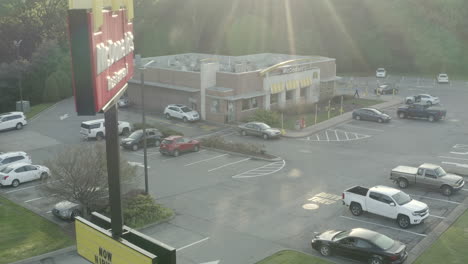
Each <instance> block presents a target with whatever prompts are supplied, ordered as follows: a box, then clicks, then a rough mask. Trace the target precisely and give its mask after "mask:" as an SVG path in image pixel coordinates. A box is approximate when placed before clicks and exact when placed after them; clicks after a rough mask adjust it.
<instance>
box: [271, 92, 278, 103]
mask: <svg viewBox="0 0 468 264" xmlns="http://www.w3.org/2000/svg"><path fill="white" fill-rule="evenodd" d="M278 96H279V93H276V94H271V95H270V104H277V103H278Z"/></svg>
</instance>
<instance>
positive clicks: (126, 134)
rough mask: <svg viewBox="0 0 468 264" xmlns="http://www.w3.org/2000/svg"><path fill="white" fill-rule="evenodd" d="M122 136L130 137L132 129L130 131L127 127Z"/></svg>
mask: <svg viewBox="0 0 468 264" xmlns="http://www.w3.org/2000/svg"><path fill="white" fill-rule="evenodd" d="M122 135H123V136H128V135H130V129H128V127H125V128H124V129H123V130H122Z"/></svg>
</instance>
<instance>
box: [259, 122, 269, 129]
mask: <svg viewBox="0 0 468 264" xmlns="http://www.w3.org/2000/svg"><path fill="white" fill-rule="evenodd" d="M258 126H259V127H260V128H261V129H269V128H271V127H270V126H269V125H267V124H264V123H260V124H258Z"/></svg>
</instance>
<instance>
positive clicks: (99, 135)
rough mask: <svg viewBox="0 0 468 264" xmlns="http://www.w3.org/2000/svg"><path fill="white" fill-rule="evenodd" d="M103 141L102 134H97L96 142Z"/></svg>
mask: <svg viewBox="0 0 468 264" xmlns="http://www.w3.org/2000/svg"><path fill="white" fill-rule="evenodd" d="M103 139H104V134H102V133H97V135H96V140H98V141H101V140H103Z"/></svg>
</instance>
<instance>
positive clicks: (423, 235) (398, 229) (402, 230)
mask: <svg viewBox="0 0 468 264" xmlns="http://www.w3.org/2000/svg"><path fill="white" fill-rule="evenodd" d="M340 217H341V218H346V219H349V220H354V221H358V222H362V223H366V224H371V225H376V226H381V227H386V228H390V229H394V230H397V231H400V232H406V233H410V234H414V235H417V236H422V237H426V236H427V235H425V234H420V233H416V232H411V231H408V230H405V229H400V228H396V227H391V226H386V225H381V224H376V223H372V222H369V221H364V220H360V219H355V218H352V217H348V216H344V215H340Z"/></svg>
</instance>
